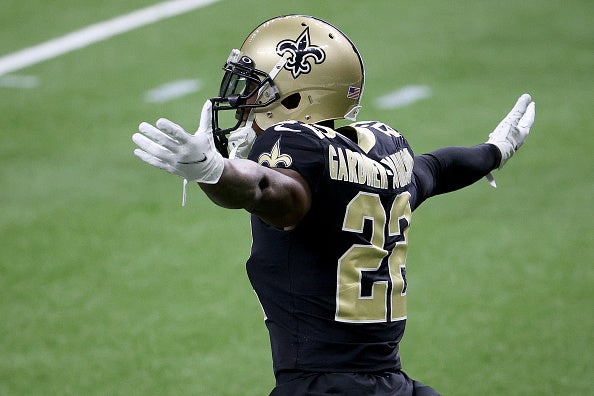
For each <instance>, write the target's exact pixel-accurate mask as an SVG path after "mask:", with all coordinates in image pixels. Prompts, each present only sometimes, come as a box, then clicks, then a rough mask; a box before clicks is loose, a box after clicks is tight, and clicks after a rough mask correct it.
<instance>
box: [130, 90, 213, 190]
mask: <svg viewBox="0 0 594 396" xmlns="http://www.w3.org/2000/svg"><path fill="white" fill-rule="evenodd" d="M211 106H212V104H211V102H210V100H207V101H206V103H205V104H204V106H203V107H202V113H201V115H200V126H199V128H198V131H196V133H195V134H194V135H191V134H189V133H187V132H186V131H185V130H184V129H183V128H182V127H181V126H179V125H177V124H175V123H173V122H171V121H169V120H168V119H166V118H160V119H159V120H158V121H157V123H156V124H155V126H153V125H151V124H148V123H146V122H143V123H141V124H140V125H139V126H138V131H139V133H135V134H134V135H132V140H133V141H134V143H136V145H137V146H138V148H137V149H135V150H134V154H135V155H136V156H137V157H138V158H140V159H141V160H143V161H144V162H146V163H147V164H149V165H152V166H154V167H157V168H159V169H163V170H165V171H167V172H169V173H173V174H175V175H178V176H180V177H182V178H184V179H186V180H188V181H197V182H200V183H208V184H214V183H216V182H218V180H219V178H220V177H221V174H222V173H223V169H224V160H223V157H222V155H221V154H220V153H219V152H218V151H217V150H216V148H215V144H214V139H213V136H212V126H211V125H212V123H211V118H212V112H211Z"/></svg>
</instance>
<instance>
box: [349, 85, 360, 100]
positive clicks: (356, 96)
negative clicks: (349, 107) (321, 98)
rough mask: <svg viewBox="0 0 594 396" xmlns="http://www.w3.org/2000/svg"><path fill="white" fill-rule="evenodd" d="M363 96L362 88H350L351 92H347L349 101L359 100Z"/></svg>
mask: <svg viewBox="0 0 594 396" xmlns="http://www.w3.org/2000/svg"><path fill="white" fill-rule="evenodd" d="M359 96H361V88H357V87H349V92H347V98H349V99H355V100H356V99H359Z"/></svg>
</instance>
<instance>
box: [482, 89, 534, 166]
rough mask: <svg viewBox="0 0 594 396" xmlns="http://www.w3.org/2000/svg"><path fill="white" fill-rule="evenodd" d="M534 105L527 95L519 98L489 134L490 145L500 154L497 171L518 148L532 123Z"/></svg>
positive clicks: (488, 141)
mask: <svg viewBox="0 0 594 396" xmlns="http://www.w3.org/2000/svg"><path fill="white" fill-rule="evenodd" d="M534 115H535V104H534V102H533V101H532V98H531V97H530V95H529V94H524V95H522V96H520V98H519V99H518V101H517V102H516V104H515V106H514V107H513V109H512V110H511V111H510V112H509V114H508V115H507V116H506V117H505V118H504V119H503V120H502V121H501V122H500V123H499V125H497V127H496V128H495V130H494V131H493V132H491V133H490V134H489V140H487V143H491V144H493V145H495V146H497V148H499V151H500V152H501V162H500V163H499V169H501V168H502V167H503V165H505V163H506V162H507V160H509V159H510V158H511V156H512V155H513V154H514V153H515V152H516V151H517V150H518V149H519V148H520V146H521V145H522V144H523V143H524V140H526V138H527V137H528V134H529V133H530V128H531V127H532V124H533V123H534Z"/></svg>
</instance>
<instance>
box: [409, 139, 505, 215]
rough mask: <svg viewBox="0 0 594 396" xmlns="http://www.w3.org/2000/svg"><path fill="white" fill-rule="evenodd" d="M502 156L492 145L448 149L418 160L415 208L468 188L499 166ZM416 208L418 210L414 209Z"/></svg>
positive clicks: (415, 168)
mask: <svg viewBox="0 0 594 396" xmlns="http://www.w3.org/2000/svg"><path fill="white" fill-rule="evenodd" d="M500 156H501V154H500V153H499V150H498V149H497V147H495V146H494V145H492V144H486V143H485V144H479V145H477V146H473V147H453V146H452V147H444V148H440V149H438V150H435V151H432V152H430V153H427V154H422V155H419V156H416V157H415V161H414V167H413V183H415V184H416V188H417V191H418V195H417V200H416V202H415V205H414V206H415V207H418V206H419V205H420V204H421V203H422V202H423V201H425V200H426V199H427V198H429V197H432V196H434V195H439V194H444V193H447V192H450V191H455V190H458V189H460V188H463V187H466V186H468V185H470V184H472V183H474V182H476V181H477V180H479V179H480V178H481V177H483V176H485V175H486V174H487V173H489V172H490V171H492V170H493V169H495V168H496V167H497V165H498V164H499V161H500ZM412 209H414V207H413V208H412Z"/></svg>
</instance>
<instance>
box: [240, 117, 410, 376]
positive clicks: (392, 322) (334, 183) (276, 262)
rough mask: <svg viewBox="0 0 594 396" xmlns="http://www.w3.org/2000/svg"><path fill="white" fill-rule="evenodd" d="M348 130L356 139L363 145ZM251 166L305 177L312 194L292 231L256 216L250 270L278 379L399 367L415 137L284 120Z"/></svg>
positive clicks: (260, 142)
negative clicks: (411, 143)
mask: <svg viewBox="0 0 594 396" xmlns="http://www.w3.org/2000/svg"><path fill="white" fill-rule="evenodd" d="M341 132H342V133H341ZM343 133H344V134H347V133H356V134H357V139H356V140H357V141H358V143H355V142H354V141H353V140H351V139H348V138H346V137H345V136H344V135H343ZM249 159H251V160H253V161H256V162H258V163H259V164H261V165H264V166H267V167H277V168H289V169H293V170H295V171H297V172H299V173H300V174H301V175H302V176H303V177H304V178H305V180H306V181H307V183H308V185H309V188H310V190H311V196H312V205H311V209H310V210H309V212H308V213H307V215H306V216H305V217H304V219H303V220H302V221H301V222H300V223H299V225H298V226H297V227H296V228H294V229H292V230H290V231H284V230H279V229H277V228H274V227H271V226H269V225H267V224H265V223H264V222H262V221H261V220H260V219H259V218H258V217H256V216H252V235H253V243H252V250H251V255H250V258H249V260H248V263H247V270H248V276H249V278H250V281H251V283H252V286H253V287H254V290H255V291H256V294H257V295H258V298H259V300H260V303H261V305H262V307H263V310H264V313H265V318H266V325H267V327H268V330H269V333H270V339H271V346H272V355H273V363H274V370H275V373H276V374H278V373H279V372H283V371H294V370H296V371H306V372H308V371H312V372H313V371H316V372H373V371H382V370H396V369H400V359H399V354H398V344H399V342H400V340H401V338H402V335H403V332H404V327H405V323H406V252H407V231H408V228H409V226H410V221H411V209H410V208H411V202H412V203H414V202H415V200H416V199H417V197H416V191H415V188H414V183H413V182H412V178H413V176H412V170H413V152H412V150H411V148H410V146H409V144H408V142H407V141H406V139H405V138H404V137H403V136H401V135H400V134H399V133H398V132H397V131H395V130H394V129H392V128H390V127H389V126H387V125H385V124H382V123H378V122H359V123H355V124H352V125H351V126H349V127H345V129H338V130H337V131H335V130H332V129H329V128H325V127H321V126H312V125H307V124H303V123H299V122H285V123H281V124H277V125H274V126H272V127H270V128H269V129H267V130H266V131H264V132H263V133H261V134H260V135H259V136H258V137H257V139H256V141H255V143H254V146H253V148H252V151H251V153H250V155H249Z"/></svg>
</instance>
